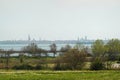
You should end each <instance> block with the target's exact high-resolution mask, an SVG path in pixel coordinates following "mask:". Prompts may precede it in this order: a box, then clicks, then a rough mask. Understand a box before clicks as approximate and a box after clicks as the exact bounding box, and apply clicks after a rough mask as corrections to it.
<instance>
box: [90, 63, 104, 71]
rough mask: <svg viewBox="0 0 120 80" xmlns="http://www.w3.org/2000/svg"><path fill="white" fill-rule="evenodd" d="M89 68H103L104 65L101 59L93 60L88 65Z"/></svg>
mask: <svg viewBox="0 0 120 80" xmlns="http://www.w3.org/2000/svg"><path fill="white" fill-rule="evenodd" d="M90 69H91V70H103V69H105V65H104V64H103V63H102V62H101V61H94V62H92V63H91V66H90Z"/></svg>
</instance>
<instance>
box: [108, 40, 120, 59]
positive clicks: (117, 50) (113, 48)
mask: <svg viewBox="0 0 120 80" xmlns="http://www.w3.org/2000/svg"><path fill="white" fill-rule="evenodd" d="M106 47H107V53H108V58H109V60H118V58H119V55H120V40H118V39H112V40H110V41H109V42H108V43H107V44H106Z"/></svg>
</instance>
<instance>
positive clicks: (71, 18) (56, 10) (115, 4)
mask: <svg viewBox="0 0 120 80" xmlns="http://www.w3.org/2000/svg"><path fill="white" fill-rule="evenodd" d="M28 35H29V36H30V38H31V39H35V40H39V39H41V40H76V39H77V38H78V37H79V38H82V37H83V38H85V36H87V39H111V38H118V39H120V1H119V0H0V41H3V40H27V39H28Z"/></svg>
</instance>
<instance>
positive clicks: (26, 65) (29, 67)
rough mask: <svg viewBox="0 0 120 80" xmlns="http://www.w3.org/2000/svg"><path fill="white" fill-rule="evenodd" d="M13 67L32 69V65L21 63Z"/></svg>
mask: <svg viewBox="0 0 120 80" xmlns="http://www.w3.org/2000/svg"><path fill="white" fill-rule="evenodd" d="M13 69H16V70H32V69H34V67H33V66H31V65H28V64H22V65H17V66H14V67H13Z"/></svg>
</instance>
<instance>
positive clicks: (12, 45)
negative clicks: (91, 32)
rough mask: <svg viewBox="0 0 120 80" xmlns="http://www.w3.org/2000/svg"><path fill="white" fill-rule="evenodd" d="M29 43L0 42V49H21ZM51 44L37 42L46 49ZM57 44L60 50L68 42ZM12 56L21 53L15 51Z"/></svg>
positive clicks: (72, 45) (48, 48)
mask: <svg viewBox="0 0 120 80" xmlns="http://www.w3.org/2000/svg"><path fill="white" fill-rule="evenodd" d="M27 45H28V44H15V43H9V44H6V43H5V44H3V43H2V44H0V49H4V50H10V49H13V50H17V51H19V50H21V49H22V48H23V47H25V46H27ZM50 45H51V44H48V43H46V44H45V43H44V44H37V46H38V47H39V48H42V49H46V50H50ZM56 45H57V50H60V49H61V47H64V46H65V45H67V44H56ZM69 45H70V46H71V47H74V46H75V45H76V44H69ZM84 46H87V47H90V46H91V44H84ZM48 55H49V56H53V53H49V54H48ZM57 55H59V53H57ZM57 55H56V56H57ZM11 56H19V53H14V54H11Z"/></svg>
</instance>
